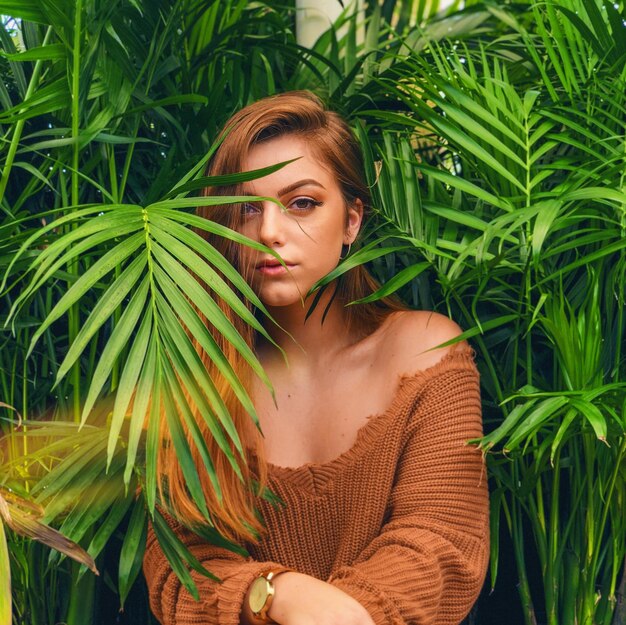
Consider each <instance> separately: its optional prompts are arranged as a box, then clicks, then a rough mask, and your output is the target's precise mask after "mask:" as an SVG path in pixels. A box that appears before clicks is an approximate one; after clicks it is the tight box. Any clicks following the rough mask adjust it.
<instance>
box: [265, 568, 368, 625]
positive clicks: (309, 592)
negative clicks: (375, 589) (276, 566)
mask: <svg viewBox="0 0 626 625" xmlns="http://www.w3.org/2000/svg"><path fill="white" fill-rule="evenodd" d="M274 590H275V594H274V600H273V602H272V606H271V608H270V610H269V616H270V618H271V619H272V620H274V621H276V623H278V624H279V625H374V621H373V620H372V617H371V616H370V615H369V613H368V612H367V610H366V609H365V608H364V607H363V606H362V605H361V604H360V603H359V602H358V601H357V600H356V599H354V598H352V597H351V596H350V595H348V594H346V593H345V592H343V590H340V589H339V588H335V586H332V585H331V584H327V583H326V582H323V581H321V580H319V579H316V578H315V577H311V576H310V575H304V574H302V573H295V572H291V571H289V572H286V573H281V574H280V575H278V576H277V577H276V579H275V580H274Z"/></svg>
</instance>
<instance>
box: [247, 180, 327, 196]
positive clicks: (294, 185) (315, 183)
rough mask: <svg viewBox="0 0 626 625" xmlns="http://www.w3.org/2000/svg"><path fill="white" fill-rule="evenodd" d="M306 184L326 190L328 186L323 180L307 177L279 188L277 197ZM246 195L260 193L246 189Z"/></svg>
mask: <svg viewBox="0 0 626 625" xmlns="http://www.w3.org/2000/svg"><path fill="white" fill-rule="evenodd" d="M253 182H254V181H253ZM306 185H313V186H315V187H320V188H322V189H324V190H326V187H325V186H324V185H323V184H322V183H321V182H318V181H317V180H314V179H313V178H305V179H304V180H298V181H297V182H292V183H291V184H288V185H287V186H286V187H284V188H282V189H279V190H278V193H277V194H276V197H280V196H281V195H285V194H286V193H291V191H293V190H294V189H299V188H300V187H304V186H306ZM244 195H259V194H258V193H255V191H254V189H244Z"/></svg>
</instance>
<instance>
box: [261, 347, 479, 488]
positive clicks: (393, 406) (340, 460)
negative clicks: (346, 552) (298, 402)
mask: <svg viewBox="0 0 626 625" xmlns="http://www.w3.org/2000/svg"><path fill="white" fill-rule="evenodd" d="M454 363H458V365H459V366H460V367H461V368H472V369H475V367H476V365H475V363H474V350H473V349H472V348H471V347H464V348H460V349H453V350H452V351H449V352H448V353H446V354H445V355H444V356H442V358H441V359H440V360H438V361H437V362H436V363H435V364H433V365H431V366H430V367H426V368H424V369H418V370H417V371H414V372H413V373H405V374H402V375H399V376H398V381H397V383H396V391H395V393H394V395H393V398H392V400H391V401H390V402H389V405H388V406H387V408H385V409H384V410H383V411H382V412H378V413H373V414H371V415H369V416H367V417H365V419H364V422H363V425H361V426H360V427H359V429H358V430H357V433H356V437H355V439H354V443H353V444H352V445H351V446H350V447H348V449H346V450H345V451H343V452H341V453H340V454H339V455H338V456H335V457H334V458H332V459H330V460H326V461H323V462H305V463H304V464H301V465H298V466H282V465H279V464H273V463H271V462H268V463H267V467H268V470H269V472H270V474H271V475H275V476H277V477H279V476H280V477H288V476H290V475H295V474H300V473H303V472H305V473H306V472H310V471H314V472H320V473H330V472H332V471H334V470H336V469H337V468H339V467H342V466H345V465H347V464H349V463H351V461H352V460H353V458H354V457H356V456H357V455H358V454H359V453H360V451H361V449H362V448H365V449H367V448H368V446H369V443H373V442H374V440H376V439H378V438H379V436H380V435H381V434H382V430H384V428H385V427H386V426H387V421H388V420H389V417H391V416H392V415H395V414H398V412H399V411H400V410H402V409H403V408H405V407H406V405H407V403H408V402H409V401H412V400H413V399H414V398H415V397H416V395H417V392H418V390H419V389H420V388H422V387H423V386H424V385H425V384H426V383H427V382H428V381H429V380H432V379H433V378H436V377H437V376H438V375H439V374H441V373H442V372H443V371H446V370H448V369H449V368H450V366H451V364H454Z"/></svg>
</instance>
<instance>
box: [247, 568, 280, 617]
mask: <svg viewBox="0 0 626 625" xmlns="http://www.w3.org/2000/svg"><path fill="white" fill-rule="evenodd" d="M276 575H277V573H274V571H270V572H269V573H264V574H263V575H259V577H257V578H256V579H255V580H254V581H253V582H252V584H251V585H250V594H249V595H248V606H249V607H250V611H251V612H252V614H254V616H255V617H256V618H257V619H259V620H260V621H262V622H263V623H273V622H274V621H272V619H271V618H270V617H269V614H268V612H269V611H270V608H271V607H272V601H273V600H274V584H273V579H274V577H276Z"/></svg>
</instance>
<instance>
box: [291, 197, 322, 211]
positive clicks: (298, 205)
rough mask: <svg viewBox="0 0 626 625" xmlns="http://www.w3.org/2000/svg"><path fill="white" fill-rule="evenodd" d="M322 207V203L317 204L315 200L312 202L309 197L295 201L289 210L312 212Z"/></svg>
mask: <svg viewBox="0 0 626 625" xmlns="http://www.w3.org/2000/svg"><path fill="white" fill-rule="evenodd" d="M320 205H321V202H316V201H315V200H312V199H311V198H309V197H299V198H298V199H296V200H294V201H293V202H292V203H291V205H290V206H289V208H291V209H295V210H298V211H306V210H311V209H312V208H314V207H315V206H320Z"/></svg>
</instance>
